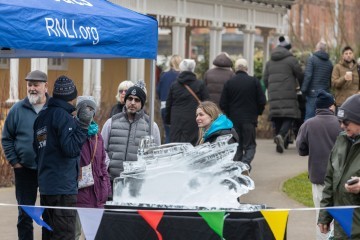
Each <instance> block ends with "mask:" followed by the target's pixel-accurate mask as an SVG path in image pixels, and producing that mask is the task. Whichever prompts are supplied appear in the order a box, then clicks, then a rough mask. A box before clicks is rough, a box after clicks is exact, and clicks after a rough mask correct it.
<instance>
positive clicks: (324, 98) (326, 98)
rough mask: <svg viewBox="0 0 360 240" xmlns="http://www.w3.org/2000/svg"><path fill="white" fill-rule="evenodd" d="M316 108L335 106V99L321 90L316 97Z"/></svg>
mask: <svg viewBox="0 0 360 240" xmlns="http://www.w3.org/2000/svg"><path fill="white" fill-rule="evenodd" d="M315 104H316V108H329V107H330V106H332V105H334V104H335V98H334V97H333V95H331V94H330V93H328V92H326V91H324V90H321V91H320V92H319V93H318V95H317V96H316V101H315Z"/></svg>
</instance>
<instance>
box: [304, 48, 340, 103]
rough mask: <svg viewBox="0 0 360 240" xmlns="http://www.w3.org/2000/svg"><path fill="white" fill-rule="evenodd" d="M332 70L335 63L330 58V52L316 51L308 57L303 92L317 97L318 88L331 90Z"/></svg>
mask: <svg viewBox="0 0 360 240" xmlns="http://www.w3.org/2000/svg"><path fill="white" fill-rule="evenodd" d="M332 70H333V65H332V63H331V61H330V60H329V54H327V53H326V52H324V51H317V52H315V53H314V54H313V55H312V56H311V57H309V59H308V62H307V65H306V69H305V75H304V82H303V84H302V86H301V92H302V93H303V94H305V95H306V96H309V97H316V94H317V91H316V90H325V91H327V92H329V91H330V86H331V73H332ZM312 93H313V94H312Z"/></svg>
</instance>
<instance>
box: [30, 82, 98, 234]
mask: <svg viewBox="0 0 360 240" xmlns="http://www.w3.org/2000/svg"><path fill="white" fill-rule="evenodd" d="M76 96H77V90H76V87H75V85H74V82H73V81H72V80H71V79H69V78H68V77H66V76H60V77H59V78H58V79H57V80H56V81H55V84H54V90H53V97H52V98H50V99H49V103H48V107H47V108H46V109H44V110H42V111H41V112H40V113H39V116H38V118H37V119H36V121H35V123H34V150H35V152H36V161H37V165H38V182H39V192H40V204H41V205H42V206H57V207H75V206H76V201H77V193H78V181H77V180H78V176H79V161H80V152H81V148H82V145H83V143H84V142H85V141H86V138H87V133H88V127H89V125H90V123H91V121H92V119H93V116H94V114H95V112H94V110H92V109H91V108H89V107H88V105H86V104H82V105H81V106H79V107H78V112H77V117H76V118H74V117H73V116H72V112H74V111H75V107H74V105H73V102H74V100H75V99H76ZM43 219H44V221H45V222H46V223H47V224H48V225H49V226H50V227H51V228H52V229H53V231H49V230H48V229H46V228H44V227H43V229H42V239H43V240H50V239H51V240H70V239H71V240H72V239H75V221H76V211H74V210H66V209H52V208H46V209H45V211H44V213H43Z"/></svg>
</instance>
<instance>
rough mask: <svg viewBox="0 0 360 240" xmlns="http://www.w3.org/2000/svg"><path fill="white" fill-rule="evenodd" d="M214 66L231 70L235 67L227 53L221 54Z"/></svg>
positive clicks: (215, 60)
mask: <svg viewBox="0 0 360 240" xmlns="http://www.w3.org/2000/svg"><path fill="white" fill-rule="evenodd" d="M213 64H214V65H215V66H217V67H229V68H231V67H232V66H233V62H232V61H231V59H230V58H229V57H228V56H226V54H225V53H220V54H219V55H217V56H216V58H215V59H214V61H213Z"/></svg>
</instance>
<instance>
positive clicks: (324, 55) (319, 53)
mask: <svg viewBox="0 0 360 240" xmlns="http://www.w3.org/2000/svg"><path fill="white" fill-rule="evenodd" d="M314 55H315V56H317V57H318V58H320V59H322V60H329V58H330V56H329V54H328V53H327V52H324V51H317V52H314Z"/></svg>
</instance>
